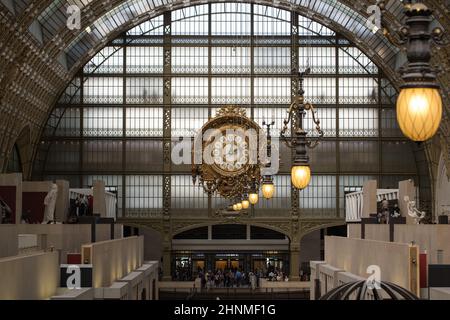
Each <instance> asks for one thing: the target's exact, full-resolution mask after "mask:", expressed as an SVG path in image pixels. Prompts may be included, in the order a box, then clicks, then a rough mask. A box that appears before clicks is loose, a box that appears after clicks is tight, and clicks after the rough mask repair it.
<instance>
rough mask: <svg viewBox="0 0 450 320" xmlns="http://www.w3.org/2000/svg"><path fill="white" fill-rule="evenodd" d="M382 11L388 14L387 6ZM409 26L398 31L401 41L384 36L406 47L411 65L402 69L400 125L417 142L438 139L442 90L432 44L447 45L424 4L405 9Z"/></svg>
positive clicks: (398, 112) (398, 103)
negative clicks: (437, 75) (432, 27)
mask: <svg viewBox="0 0 450 320" xmlns="http://www.w3.org/2000/svg"><path fill="white" fill-rule="evenodd" d="M378 5H379V7H380V9H381V10H384V8H385V5H384V2H383V1H382V2H380V3H379V4H378ZM404 9H405V15H406V21H405V22H406V25H405V26H403V27H402V28H400V30H399V31H398V37H399V38H400V41H397V40H395V39H394V38H393V37H392V35H391V34H390V33H389V32H388V31H387V30H386V29H384V34H385V35H386V36H387V38H388V39H389V40H390V41H391V42H392V43H393V44H394V45H396V46H398V47H401V46H404V45H406V51H407V59H408V61H407V63H406V64H405V65H404V66H403V67H402V68H401V69H400V74H401V77H402V79H403V80H404V84H402V85H401V86H400V89H401V91H400V94H399V96H398V99H397V121H398V123H399V125H400V129H401V130H402V132H403V134H404V135H405V136H407V137H408V138H410V139H411V140H414V141H418V142H420V141H425V140H428V139H430V138H431V137H433V136H434V134H435V133H436V131H437V130H438V128H439V124H440V122H441V118H442V99H441V95H440V93H439V89H440V86H439V84H438V83H437V81H436V70H435V69H434V68H433V67H432V66H431V64H430V60H431V41H433V42H434V43H435V44H437V45H443V44H444V42H443V35H444V32H443V31H442V29H441V28H439V27H437V28H434V29H433V30H430V25H431V22H432V21H433V17H432V11H431V10H430V9H429V8H428V7H427V6H426V5H425V4H423V3H421V2H416V3H414V4H411V1H408V3H406V4H405V6H404Z"/></svg>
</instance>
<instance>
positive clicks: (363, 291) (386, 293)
mask: <svg viewBox="0 0 450 320" xmlns="http://www.w3.org/2000/svg"><path fill="white" fill-rule="evenodd" d="M369 284H370V283H368V282H367V281H366V280H361V281H354V282H348V283H344V284H343V285H341V286H339V287H336V288H334V289H332V290H331V291H329V292H327V293H326V294H324V295H323V296H322V297H320V299H319V300H352V299H351V298H350V297H351V295H352V294H354V293H356V298H355V300H368V299H367V293H369V294H371V296H372V297H373V299H374V300H386V299H391V300H419V297H417V296H416V295H414V294H413V293H411V292H410V291H408V290H406V289H405V288H402V287H400V286H399V285H396V284H394V283H391V282H386V281H381V282H380V283H379V289H376V288H375V286H372V285H369ZM387 297H389V298H387Z"/></svg>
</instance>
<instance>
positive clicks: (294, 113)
mask: <svg viewBox="0 0 450 320" xmlns="http://www.w3.org/2000/svg"><path fill="white" fill-rule="evenodd" d="M310 71H311V70H310V68H307V69H306V70H305V71H304V72H299V73H298V93H297V95H296V97H295V98H294V101H293V102H292V104H291V105H290V107H289V110H288V114H289V116H288V118H287V119H286V120H284V122H283V123H284V126H283V129H282V130H281V134H280V135H281V137H282V138H283V140H284V141H285V142H286V145H287V146H288V147H289V148H293V149H294V150H295V153H294V159H293V163H292V169H291V181H292V184H293V185H294V187H295V188H297V189H300V190H302V189H304V188H306V187H307V186H308V184H309V182H310V180H311V168H310V166H309V157H308V154H307V152H306V147H308V148H314V147H316V146H317V145H318V143H319V139H320V138H322V137H323V131H322V129H321V128H320V120H319V119H318V118H317V117H316V111H315V110H314V107H313V106H312V105H311V104H310V103H305V101H304V94H305V91H304V90H303V80H304V75H305V74H309V72H310ZM306 111H311V115H312V120H313V122H314V124H315V129H316V131H317V132H318V134H319V135H318V139H317V140H316V141H314V142H313V141H308V140H307V139H306V135H307V133H306V131H305V130H304V129H303V119H304V118H305V115H306ZM294 118H295V120H293V119H294ZM292 122H293V123H294V124H292ZM289 123H290V124H291V126H292V130H293V133H294V134H293V136H292V137H291V139H288V138H287V137H286V132H287V130H288V124H289Z"/></svg>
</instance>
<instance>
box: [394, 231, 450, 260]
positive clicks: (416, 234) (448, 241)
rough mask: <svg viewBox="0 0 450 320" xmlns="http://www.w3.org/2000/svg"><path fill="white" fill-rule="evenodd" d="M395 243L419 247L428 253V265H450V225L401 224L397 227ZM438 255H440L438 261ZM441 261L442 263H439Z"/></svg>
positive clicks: (421, 250)
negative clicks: (411, 244)
mask: <svg viewBox="0 0 450 320" xmlns="http://www.w3.org/2000/svg"><path fill="white" fill-rule="evenodd" d="M394 241H395V242H400V243H411V242H412V241H414V243H415V244H416V245H418V246H419V248H420V252H424V251H426V252H427V253H428V263H431V264H434V263H443V264H450V225H448V224H401V225H395V232H394ZM438 255H440V257H439V259H438ZM438 260H441V261H438Z"/></svg>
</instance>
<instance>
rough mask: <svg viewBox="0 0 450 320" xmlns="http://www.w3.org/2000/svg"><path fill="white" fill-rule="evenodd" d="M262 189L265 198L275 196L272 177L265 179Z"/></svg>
mask: <svg viewBox="0 0 450 320" xmlns="http://www.w3.org/2000/svg"><path fill="white" fill-rule="evenodd" d="M261 191H262V194H263V197H264V198H266V199H270V198H272V197H273V194H274V193H275V187H274V185H273V182H272V179H271V177H270V178H268V179H267V180H263V184H262V187H261Z"/></svg>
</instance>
